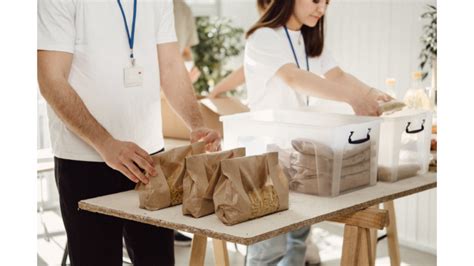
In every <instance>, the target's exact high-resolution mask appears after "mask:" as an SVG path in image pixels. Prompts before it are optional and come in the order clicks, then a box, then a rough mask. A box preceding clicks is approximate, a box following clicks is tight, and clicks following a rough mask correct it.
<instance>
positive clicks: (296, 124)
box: [220, 109, 382, 196]
mask: <svg viewBox="0 0 474 266" xmlns="http://www.w3.org/2000/svg"><path fill="white" fill-rule="evenodd" d="M220 119H221V121H222V122H223V125H224V142H223V147H224V148H225V149H230V148H235V147H245V148H246V151H247V155H256V154H263V153H265V152H271V151H278V152H279V161H280V166H281V167H282V168H283V172H284V173H285V175H286V176H287V177H288V179H289V185H290V189H292V190H295V191H298V192H302V193H307V194H313V195H319V196H337V195H339V194H340V193H341V192H345V191H350V190H354V189H357V188H361V187H364V186H368V185H374V184H375V183H376V182H377V152H378V142H379V130H380V123H381V121H382V120H381V119H380V118H376V117H358V116H353V115H340V114H323V113H317V112H314V111H313V112H312V111H310V110H306V109H303V110H278V111H276V110H266V111H258V112H248V113H241V114H236V115H230V116H221V118H220Z"/></svg>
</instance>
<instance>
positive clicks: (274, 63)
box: [244, 27, 342, 110]
mask: <svg viewBox="0 0 474 266" xmlns="http://www.w3.org/2000/svg"><path fill="white" fill-rule="evenodd" d="M288 33H289V35H290V38H291V40H292V43H293V47H294V48H295V53H296V56H297V58H298V63H299V65H300V68H301V69H304V70H306V59H305V48H304V41H303V36H302V35H301V32H300V31H292V30H289V29H288ZM288 63H294V64H296V62H295V58H294V56H293V52H292V50H291V46H290V43H289V42H288V38H287V36H286V33H285V29H284V28H283V27H279V28H275V29H272V28H260V29H258V30H256V31H255V32H254V33H253V34H252V35H250V37H249V38H248V40H247V43H246V46H245V57H244V70H245V80H246V84H247V94H248V103H249V108H250V110H263V109H293V108H299V107H303V106H307V105H308V97H307V96H305V95H303V94H301V93H298V92H297V91H295V90H294V89H292V88H290V87H289V86H288V85H287V84H286V83H285V82H283V80H282V79H280V78H279V77H278V76H276V72H277V71H278V70H279V69H280V68H281V67H282V66H283V65H285V64H288ZM308 63H309V69H310V71H311V72H312V73H314V74H317V75H320V76H323V75H324V74H325V73H327V72H328V71H329V70H331V69H333V68H334V67H337V63H336V62H335V60H334V59H333V58H332V56H331V54H330V52H329V51H328V49H324V50H323V52H322V54H321V55H320V56H318V57H309V58H308ZM311 98H312V99H311V100H310V102H311V103H312V104H315V105H318V104H323V103H330V102H333V103H334V101H329V100H325V99H318V98H315V97H311ZM337 104H342V103H337Z"/></svg>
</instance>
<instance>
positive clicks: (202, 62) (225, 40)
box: [192, 17, 244, 95]
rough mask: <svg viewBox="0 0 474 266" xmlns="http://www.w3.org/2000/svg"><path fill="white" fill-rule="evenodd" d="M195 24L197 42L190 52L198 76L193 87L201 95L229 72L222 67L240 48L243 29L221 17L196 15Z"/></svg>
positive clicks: (241, 47) (241, 46)
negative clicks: (199, 73) (198, 73)
mask: <svg viewBox="0 0 474 266" xmlns="http://www.w3.org/2000/svg"><path fill="white" fill-rule="evenodd" d="M196 26H197V31H198V36H199V44H198V45H196V46H194V47H193V48H192V51H193V56H194V63H195V65H196V66H197V67H198V68H199V70H200V71H201V76H200V77H199V79H198V80H197V81H196V83H194V88H195V90H196V93H197V94H198V95H204V94H206V93H208V92H209V86H211V85H213V84H216V83H218V82H219V81H220V80H221V79H223V78H224V77H225V76H227V75H228V74H229V73H230V72H231V71H230V70H226V69H224V68H223V66H224V65H225V64H226V63H227V61H228V60H229V59H230V58H231V57H232V56H236V55H238V54H239V53H240V52H241V51H242V49H243V42H242V35H243V32H244V30H243V29H242V28H238V27H234V26H233V25H232V21H231V20H230V19H228V18H222V17H197V18H196Z"/></svg>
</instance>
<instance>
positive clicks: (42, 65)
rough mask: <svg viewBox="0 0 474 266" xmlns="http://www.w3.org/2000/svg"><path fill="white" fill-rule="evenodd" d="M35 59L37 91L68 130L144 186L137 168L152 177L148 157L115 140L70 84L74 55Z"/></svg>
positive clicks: (48, 54) (43, 55) (41, 54)
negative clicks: (69, 77) (36, 64)
mask: <svg viewBox="0 0 474 266" xmlns="http://www.w3.org/2000/svg"><path fill="white" fill-rule="evenodd" d="M37 56H38V83H39V87H40V92H41V94H42V95H43V97H44V98H45V100H46V101H47V102H48V104H49V105H50V106H51V108H52V109H53V110H54V112H55V113H56V114H57V115H58V117H59V118H60V119H61V120H62V121H63V122H64V123H65V124H66V126H67V127H68V128H69V129H70V130H71V131H73V132H74V133H75V134H76V135H77V136H79V137H80V138H81V139H82V140H84V141H85V142H86V143H88V144H89V145H91V146H92V147H93V148H94V149H95V150H97V152H98V153H99V154H100V155H101V156H102V158H103V159H104V161H105V162H106V163H107V164H108V165H109V166H110V167H111V168H113V169H115V170H118V171H120V172H121V173H123V174H124V175H126V176H127V177H128V178H129V179H130V180H132V181H134V182H138V180H140V181H142V182H144V183H147V182H148V179H147V178H146V177H145V175H144V174H143V173H142V172H141V171H140V170H139V169H138V167H137V166H136V165H138V166H139V167H141V168H142V169H145V170H146V171H147V172H149V173H151V174H152V175H154V174H155V170H154V168H153V167H152V163H153V160H152V159H151V157H150V156H149V155H148V154H147V153H146V151H144V150H143V149H141V148H140V147H138V146H137V145H136V144H134V143H131V142H124V141H119V140H116V139H114V138H113V137H112V136H111V135H110V133H109V132H107V130H106V129H105V128H104V127H103V126H102V125H100V124H99V122H97V120H96V119H95V118H94V117H93V116H92V114H91V113H90V112H89V110H88V109H87V107H86V105H85V104H84V102H83V101H82V99H81V98H80V97H79V95H78V94H77V93H76V91H75V90H74V89H73V88H72V87H71V85H70V84H69V82H68V76H69V72H70V69H71V63H72V57H73V55H72V54H71V53H66V52H56V51H38V54H37Z"/></svg>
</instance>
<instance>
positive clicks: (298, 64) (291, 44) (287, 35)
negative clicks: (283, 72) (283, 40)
mask: <svg viewBox="0 0 474 266" xmlns="http://www.w3.org/2000/svg"><path fill="white" fill-rule="evenodd" d="M284 28H285V32H286V37H287V38H288V41H289V42H290V46H291V51H292V52H293V56H294V57H295V61H296V65H297V66H298V68H301V67H300V63H299V62H298V57H297V56H296V52H295V48H294V47H293V42H292V41H291V38H290V34H289V33H288V28H287V27H286V26H284ZM304 54H305V56H306V70H307V71H309V63H308V54H307V53H306V47H305V49H304Z"/></svg>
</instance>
